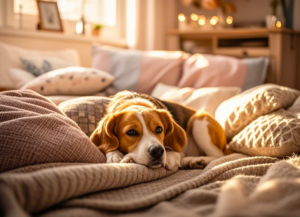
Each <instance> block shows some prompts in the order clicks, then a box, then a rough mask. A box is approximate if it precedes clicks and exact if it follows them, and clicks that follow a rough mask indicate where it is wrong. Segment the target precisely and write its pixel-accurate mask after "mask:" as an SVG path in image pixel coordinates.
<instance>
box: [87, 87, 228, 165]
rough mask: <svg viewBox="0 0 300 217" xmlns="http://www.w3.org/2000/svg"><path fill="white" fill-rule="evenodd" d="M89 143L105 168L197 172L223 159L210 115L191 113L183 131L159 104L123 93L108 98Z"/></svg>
mask: <svg viewBox="0 0 300 217" xmlns="http://www.w3.org/2000/svg"><path fill="white" fill-rule="evenodd" d="M90 138H91V141H92V142H93V143H94V144H95V145H96V146H98V148H99V149H100V150H101V151H102V152H103V153H105V155H106V159H107V163H119V162H121V163H133V162H135V163H138V164H142V165H145V166H148V167H150V168H156V167H161V166H162V167H165V168H167V169H169V170H171V169H173V168H175V167H182V168H203V167H204V166H206V165H207V164H208V163H209V162H211V161H212V160H214V159H216V158H218V157H221V156H223V155H224V151H225V147H226V137H225V133H224V131H223V129H222V127H221V126H220V125H219V124H218V122H217V121H216V120H215V119H214V118H213V117H211V116H210V115H208V114H206V113H199V112H198V113H195V114H194V115H193V116H192V117H191V118H190V119H189V121H188V124H187V129H183V128H182V127H180V126H179V125H178V124H177V123H176V122H175V121H174V119H173V117H172V115H171V114H170V112H169V111H168V110H167V109H166V108H165V107H164V106H163V104H162V103H161V102H159V101H158V100H156V99H154V98H152V97H149V96H146V95H140V94H137V93H134V92H129V91H122V92H119V93H118V94H117V95H115V96H114V98H113V99H112V101H111V103H109V105H108V107H107V114H106V115H105V116H104V118H102V120H101V121H100V122H99V125H98V127H97V129H96V130H95V131H94V132H93V134H92V135H91V137H90ZM201 151H202V153H203V152H204V153H205V156H201Z"/></svg>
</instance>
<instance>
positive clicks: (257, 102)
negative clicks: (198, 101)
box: [215, 84, 300, 138]
mask: <svg viewBox="0 0 300 217" xmlns="http://www.w3.org/2000/svg"><path fill="white" fill-rule="evenodd" d="M299 95H300V91H298V90H294V89H291V88H287V87H283V86H279V85H275V84H265V85H261V86H258V87H255V88H252V89H249V90H247V91H244V92H242V93H241V94H239V95H237V96H234V97H232V98H230V99H228V100H226V101H224V102H223V103H222V104H221V105H220V106H219V107H218V109H217V111H216V113H215V117H216V119H217V120H218V122H219V123H220V124H221V126H222V127H223V129H224V130H225V133H226V136H227V138H232V137H233V136H235V135H236V134H238V133H239V132H240V131H241V130H242V129H244V128H245V127H246V126H247V125H248V124H250V123H251V122H252V121H254V120H255V119H256V118H258V117H260V116H261V115H266V114H269V113H271V112H273V111H275V110H277V109H280V108H287V107H289V106H291V105H292V104H293V102H294V101H295V100H296V99H297V97H298V96H299Z"/></svg>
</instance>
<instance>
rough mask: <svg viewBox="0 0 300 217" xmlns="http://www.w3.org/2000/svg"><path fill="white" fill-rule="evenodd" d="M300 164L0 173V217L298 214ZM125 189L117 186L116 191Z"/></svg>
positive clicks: (224, 162)
mask: <svg viewBox="0 0 300 217" xmlns="http://www.w3.org/2000/svg"><path fill="white" fill-rule="evenodd" d="M299 168H300V158H298V157H293V158H291V159H289V160H278V159H276V158H270V157H247V156H245V155H241V154H232V155H229V156H225V157H222V158H220V159H217V160H215V161H213V162H212V163H211V164H209V165H208V166H207V167H206V168H205V169H204V170H179V171H177V172H176V171H166V170H165V169H163V168H159V169H148V168H146V167H143V166H140V165H135V164H125V165H124V164H111V165H109V164H80V165H78V164H77V165H69V164H45V165H41V166H33V167H27V168H23V169H21V170H20V169H19V170H15V171H12V172H9V173H3V174H1V175H0V198H1V200H0V208H1V211H2V213H3V214H4V216H8V217H12V216H21V217H22V216H28V215H32V214H34V215H35V216H43V217H46V216H47V217H48V216H99V215H101V216H113V215H121V216H145V217H146V216H147V217H148V216H149V217H150V216H156V217H157V216H300V170H299ZM120 187H123V188H120Z"/></svg>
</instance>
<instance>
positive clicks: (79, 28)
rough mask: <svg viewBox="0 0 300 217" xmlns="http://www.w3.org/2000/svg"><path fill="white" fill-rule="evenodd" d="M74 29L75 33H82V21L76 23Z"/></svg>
mask: <svg viewBox="0 0 300 217" xmlns="http://www.w3.org/2000/svg"><path fill="white" fill-rule="evenodd" d="M75 31H76V33H77V34H82V32H83V23H82V22H77V23H76V27H75Z"/></svg>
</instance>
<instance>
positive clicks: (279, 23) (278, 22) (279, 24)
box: [276, 20, 282, 29]
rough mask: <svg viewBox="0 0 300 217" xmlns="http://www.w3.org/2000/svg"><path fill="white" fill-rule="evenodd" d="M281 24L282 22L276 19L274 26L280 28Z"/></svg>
mask: <svg viewBox="0 0 300 217" xmlns="http://www.w3.org/2000/svg"><path fill="white" fill-rule="evenodd" d="M281 26H282V24H281V22H280V21H279V20H278V21H277V22H276V27H277V28H279V29H280V28H281Z"/></svg>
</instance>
